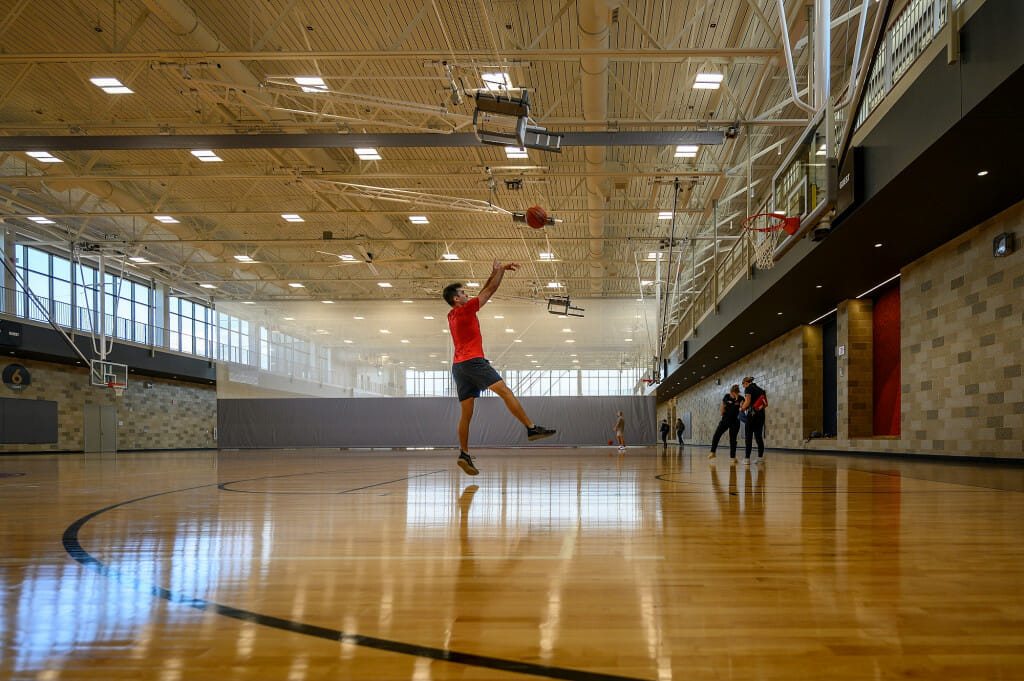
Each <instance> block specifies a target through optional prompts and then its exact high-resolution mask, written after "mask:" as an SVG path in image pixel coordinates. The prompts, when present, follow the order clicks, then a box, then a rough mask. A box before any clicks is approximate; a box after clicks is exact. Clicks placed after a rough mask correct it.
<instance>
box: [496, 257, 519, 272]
mask: <svg viewBox="0 0 1024 681" xmlns="http://www.w3.org/2000/svg"><path fill="white" fill-rule="evenodd" d="M518 269H519V263H516V262H507V263H504V264H502V263H500V262H498V259H497V258H495V259H494V264H493V265H492V266H491V270H492V271H494V272H500V271H502V270H511V271H512V272H515V271H516V270H518Z"/></svg>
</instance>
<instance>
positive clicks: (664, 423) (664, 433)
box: [661, 419, 672, 449]
mask: <svg viewBox="0 0 1024 681" xmlns="http://www.w3.org/2000/svg"><path fill="white" fill-rule="evenodd" d="M670 430H672V428H671V426H669V425H668V419H662V420H661V444H662V445H664V446H665V448H666V449H667V448H668V433H669V431H670Z"/></svg>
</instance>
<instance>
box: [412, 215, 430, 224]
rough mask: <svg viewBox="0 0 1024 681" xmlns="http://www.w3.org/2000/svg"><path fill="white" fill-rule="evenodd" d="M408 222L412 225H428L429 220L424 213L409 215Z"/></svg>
mask: <svg viewBox="0 0 1024 681" xmlns="http://www.w3.org/2000/svg"><path fill="white" fill-rule="evenodd" d="M409 222H411V223H412V224H414V225H428V224H430V220H428V219H427V216H426V215H410V216H409Z"/></svg>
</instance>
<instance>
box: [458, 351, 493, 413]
mask: <svg viewBox="0 0 1024 681" xmlns="http://www.w3.org/2000/svg"><path fill="white" fill-rule="evenodd" d="M452 377H453V378H454V379H455V388H456V389H457V390H458V391H459V402H462V401H463V400H468V399H469V398H471V397H480V391H481V390H485V389H487V388H489V387H490V386H492V385H494V384H495V383H497V382H498V381H500V380H502V378H501V374H499V373H498V372H497V371H495V370H494V367H492V366H491V363H490V362H488V361H487V360H486V359H484V358H483V357H474V358H473V359H467V360H466V361H465V362H456V363H455V364H453V365H452Z"/></svg>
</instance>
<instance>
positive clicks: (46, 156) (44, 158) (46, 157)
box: [25, 151, 64, 163]
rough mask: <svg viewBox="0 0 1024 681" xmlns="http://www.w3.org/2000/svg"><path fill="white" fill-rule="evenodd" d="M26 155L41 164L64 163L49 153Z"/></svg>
mask: <svg viewBox="0 0 1024 681" xmlns="http://www.w3.org/2000/svg"><path fill="white" fill-rule="evenodd" d="M25 154H27V155H28V156H31V157H32V158H34V159H35V160H37V161H40V162H41V163H63V162H64V161H62V160H61V159H59V158H57V157H56V156H54V155H53V154H51V153H50V152H48V151H26V152H25Z"/></svg>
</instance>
